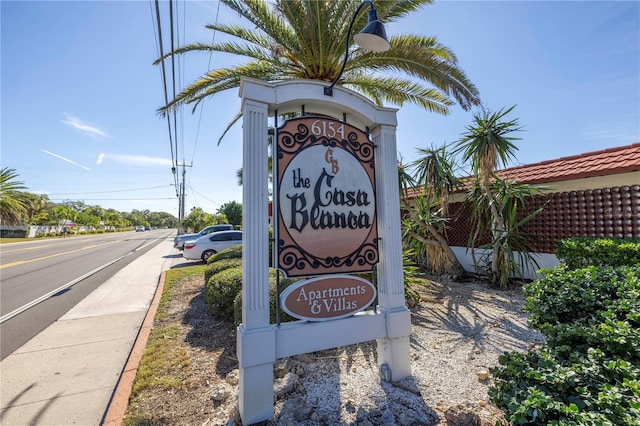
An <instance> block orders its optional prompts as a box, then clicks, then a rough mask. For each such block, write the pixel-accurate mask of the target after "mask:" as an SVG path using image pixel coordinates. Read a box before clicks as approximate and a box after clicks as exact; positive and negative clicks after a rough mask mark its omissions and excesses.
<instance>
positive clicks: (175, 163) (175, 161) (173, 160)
mask: <svg viewBox="0 0 640 426" xmlns="http://www.w3.org/2000/svg"><path fill="white" fill-rule="evenodd" d="M152 14H153V11H152ZM155 18H156V25H157V33H156V34H155V36H156V39H157V41H158V44H157V48H158V49H159V52H158V54H159V57H160V58H161V59H162V58H163V57H164V47H163V43H162V21H161V19H160V4H159V0H155ZM171 28H172V30H173V25H172V26H171ZM172 53H173V46H172ZM172 57H173V55H172ZM164 62H165V61H164V60H161V62H160V67H161V75H162V86H163V89H164V90H163V91H164V102H165V105H168V104H169V93H168V89H167V71H166V68H165V64H164ZM174 93H175V88H174ZM165 116H166V118H167V129H168V131H169V147H170V149H171V164H172V170H173V171H174V173H173V178H174V183H175V185H176V196H178V194H177V191H178V188H179V187H178V183H179V182H178V176H177V170H178V158H177V155H178V153H177V145H176V152H174V141H173V138H172V129H171V115H170V114H165Z"/></svg>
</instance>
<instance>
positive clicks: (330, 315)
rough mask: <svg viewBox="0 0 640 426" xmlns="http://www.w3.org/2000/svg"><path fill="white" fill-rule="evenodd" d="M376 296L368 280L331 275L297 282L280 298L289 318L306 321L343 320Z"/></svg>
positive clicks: (368, 303)
mask: <svg viewBox="0 0 640 426" xmlns="http://www.w3.org/2000/svg"><path fill="white" fill-rule="evenodd" d="M375 297H376V289H375V287H374V286H373V284H371V283H370V282H369V281H367V280H365V279H363V278H359V277H354V276H351V275H332V276H330V277H317V278H312V279H309V280H303V281H298V282H297V283H295V284H292V285H291V286H289V287H287V288H286V289H285V290H284V291H283V292H282V294H281V295H280V302H281V305H282V307H283V309H284V310H285V312H287V313H288V314H289V315H291V316H292V317H295V318H298V319H301V320H307V321H326V320H330V319H338V318H345V317H348V316H351V315H353V314H355V313H356V312H360V311H362V310H364V309H365V308H366V307H367V306H369V305H370V304H371V302H373V300H374V299H375Z"/></svg>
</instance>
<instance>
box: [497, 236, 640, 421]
mask: <svg viewBox="0 0 640 426" xmlns="http://www.w3.org/2000/svg"><path fill="white" fill-rule="evenodd" d="M607 241H611V240H607ZM608 244H610V243H609V242H603V243H598V242H594V241H590V240H584V239H583V241H579V240H578V239H572V240H571V241H568V242H567V244H565V245H564V246H563V247H569V248H570V250H568V251H567V252H565V253H569V252H571V254H570V255H568V256H567V257H568V258H570V259H596V258H597V259H599V260H598V262H597V263H599V264H602V265H606V264H607V259H609V261H610V263H614V265H616V266H615V267H613V266H608V265H607V266H598V267H596V266H589V267H586V268H582V269H575V270H572V267H573V266H575V264H572V266H569V265H561V266H559V267H557V268H554V269H550V270H545V271H543V272H544V274H545V278H543V279H540V280H536V281H534V282H533V283H531V284H529V285H527V286H525V287H524V295H525V297H526V301H525V305H524V310H525V311H527V312H528V313H529V327H531V328H533V329H537V330H539V331H541V332H542V333H543V334H544V335H545V337H546V339H547V342H546V344H545V345H544V346H543V347H542V348H541V349H540V350H539V351H529V352H527V353H517V352H513V353H505V354H504V355H503V356H502V357H500V360H499V361H500V366H499V367H497V368H494V369H492V370H491V372H492V374H493V376H494V378H495V382H494V384H493V385H492V386H491V388H490V389H489V396H490V399H491V401H492V402H493V403H494V404H496V405H497V406H498V407H500V408H502V409H503V410H504V411H505V417H506V419H507V421H508V422H509V423H510V424H532V425H538V424H539V425H543V424H544V425H546V424H562V425H573V424H586V425H609V424H611V425H614V424H615V425H636V424H640V265H638V264H637V263H634V264H632V265H629V266H619V265H618V262H620V259H622V258H627V259H628V258H631V257H625V256H619V255H613V256H610V257H608V258H606V257H604V256H602V255H594V253H595V251H594V250H593V247H604V246H607V245H608ZM620 246H624V245H622V244H619V245H618V247H620ZM580 247H583V248H584V249H583V251H582V252H581V250H580ZM620 251H624V252H626V253H629V250H628V248H627V247H623V248H622V249H621V250H620ZM631 251H632V250H631ZM581 253H582V254H581ZM559 257H560V256H559ZM580 261H582V260H580Z"/></svg>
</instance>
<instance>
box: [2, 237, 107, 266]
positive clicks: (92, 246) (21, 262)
mask: <svg viewBox="0 0 640 426" xmlns="http://www.w3.org/2000/svg"><path fill="white" fill-rule="evenodd" d="M110 243H111V242H107V243H103V244H93V245H90V246H86V247H82V248H79V249H76V250H71V251H65V252H63V253H56V254H51V255H49V256H43V257H36V258H35V259H29V260H19V261H17V262H11V263H6V264H4V265H0V269H4V268H11V267H12V266H18V265H24V264H25V263H31V262H37V261H39V260H45V259H51V258H52V257H56V256H62V255H65V254H69V253H75V252H77V251H82V250H87V249H91V248H94V247H100V246H103V245H105V244H110Z"/></svg>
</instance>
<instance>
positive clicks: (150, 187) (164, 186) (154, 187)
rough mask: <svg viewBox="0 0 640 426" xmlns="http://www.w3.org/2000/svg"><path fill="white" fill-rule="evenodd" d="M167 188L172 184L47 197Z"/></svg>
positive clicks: (67, 193)
mask: <svg viewBox="0 0 640 426" xmlns="http://www.w3.org/2000/svg"><path fill="white" fill-rule="evenodd" d="M167 186H173V185H172V184H169V185H160V186H147V187H145V188H132V189H119V190H115V191H91V192H56V193H54V194H47V195H58V196H59V195H82V194H111V193H114V192H116V193H117V192H130V191H144V190H147V189H158V188H166V187H167Z"/></svg>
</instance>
